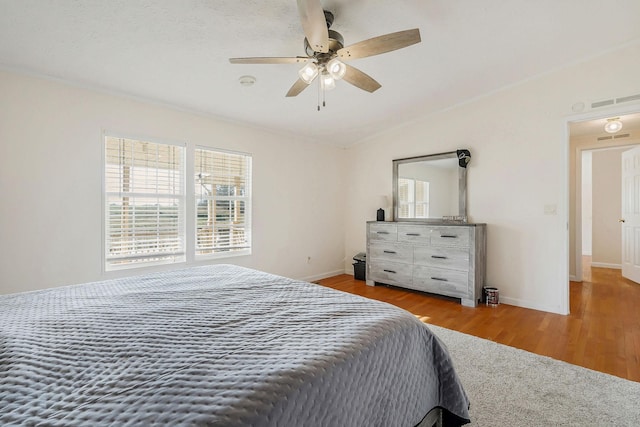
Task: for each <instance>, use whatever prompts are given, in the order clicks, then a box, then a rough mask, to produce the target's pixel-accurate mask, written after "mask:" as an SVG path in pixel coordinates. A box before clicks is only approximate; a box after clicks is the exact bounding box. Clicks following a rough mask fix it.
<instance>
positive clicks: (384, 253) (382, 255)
mask: <svg viewBox="0 0 640 427" xmlns="http://www.w3.org/2000/svg"><path fill="white" fill-rule="evenodd" d="M369 259H375V260H386V261H392V262H402V263H405V264H413V246H407V245H398V244H393V243H386V242H376V243H371V245H370V246H369Z"/></svg>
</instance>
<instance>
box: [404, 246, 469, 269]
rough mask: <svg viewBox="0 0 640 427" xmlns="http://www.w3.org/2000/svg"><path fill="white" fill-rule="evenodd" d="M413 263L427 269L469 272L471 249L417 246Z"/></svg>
mask: <svg viewBox="0 0 640 427" xmlns="http://www.w3.org/2000/svg"><path fill="white" fill-rule="evenodd" d="M413 262H414V263H415V264H416V265H424V266H427V267H440V268H452V269H454V270H462V271H468V270H469V249H468V248H463V247H453V246H416V247H415V249H414V252H413Z"/></svg>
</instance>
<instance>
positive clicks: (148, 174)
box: [104, 136, 185, 270]
mask: <svg viewBox="0 0 640 427" xmlns="http://www.w3.org/2000/svg"><path fill="white" fill-rule="evenodd" d="M184 151H185V149H184V147H183V146H179V145H170V144H157V143H154V142H149V141H139V140H134V139H127V138H117V137H113V136H105V221H104V224H105V270H116V269H121V268H131V267H137V266H141V265H149V264H167V263H174V262H182V261H185V238H184V236H185V231H184V229H185V225H184V218H185V209H184V208H185V197H184V176H185V167H184V158H185V155H184Z"/></svg>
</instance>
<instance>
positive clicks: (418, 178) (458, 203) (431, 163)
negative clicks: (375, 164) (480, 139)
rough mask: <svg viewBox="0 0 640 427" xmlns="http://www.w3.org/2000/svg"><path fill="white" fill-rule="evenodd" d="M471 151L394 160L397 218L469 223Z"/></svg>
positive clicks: (395, 216) (394, 214) (401, 219)
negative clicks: (468, 193)
mask: <svg viewBox="0 0 640 427" xmlns="http://www.w3.org/2000/svg"><path fill="white" fill-rule="evenodd" d="M470 160H471V154H470V153H469V150H457V151H451V152H448V153H440V154H432V155H429V156H419V157H410V158H406V159H397V160H394V161H393V218H394V221H423V222H424V221H427V222H442V221H456V222H467V164H468V163H469V161H470Z"/></svg>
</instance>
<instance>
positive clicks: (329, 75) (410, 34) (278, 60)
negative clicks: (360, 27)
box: [229, 0, 420, 109]
mask: <svg viewBox="0 0 640 427" xmlns="http://www.w3.org/2000/svg"><path fill="white" fill-rule="evenodd" d="M297 2H298V11H299V13H300V19H301V21H302V29H303V30H304V35H305V39H304V49H305V53H306V54H307V56H296V57H253V58H231V59H229V61H230V62H231V63H232V64H292V63H305V65H304V67H302V68H301V69H300V70H299V71H298V74H299V78H298V80H297V81H296V82H295V83H294V84H293V86H291V89H289V92H287V95H286V96H296V95H298V94H299V93H300V92H302V91H303V90H305V89H306V88H307V87H308V86H309V85H310V84H311V82H313V81H314V80H315V79H316V78H317V77H319V79H320V89H322V90H323V91H324V90H329V89H333V87H335V81H336V80H341V79H343V80H345V81H346V82H348V83H351V84H352V85H354V86H356V87H358V88H360V89H363V90H366V91H367V92H374V91H376V90H378V89H379V88H380V87H381V85H380V83H378V82H377V81H375V80H374V79H373V78H372V77H370V76H369V75H367V74H365V73H364V72H362V71H360V70H358V69H357V68H355V67H353V66H351V65H347V64H346V63H345V61H349V60H352V59H358V58H366V57H368V56H373V55H379V54H381V53H386V52H391V51H394V50H397V49H401V48H403V47H407V46H411V45H412V44H416V43H419V42H420V31H419V30H418V29H417V28H415V29H412V30H405V31H398V32H395V33H390V34H385V35H382V36H378V37H374V38H371V39H367V40H363V41H361V42H358V43H355V44H352V45H350V46H346V47H345V46H344V39H343V37H342V35H341V34H340V33H338V32H337V31H333V30H331V29H330V28H331V24H333V14H332V13H331V12H329V11H326V10H323V9H322V5H321V4H320V0H297ZM318 109H320V106H318Z"/></svg>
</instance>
